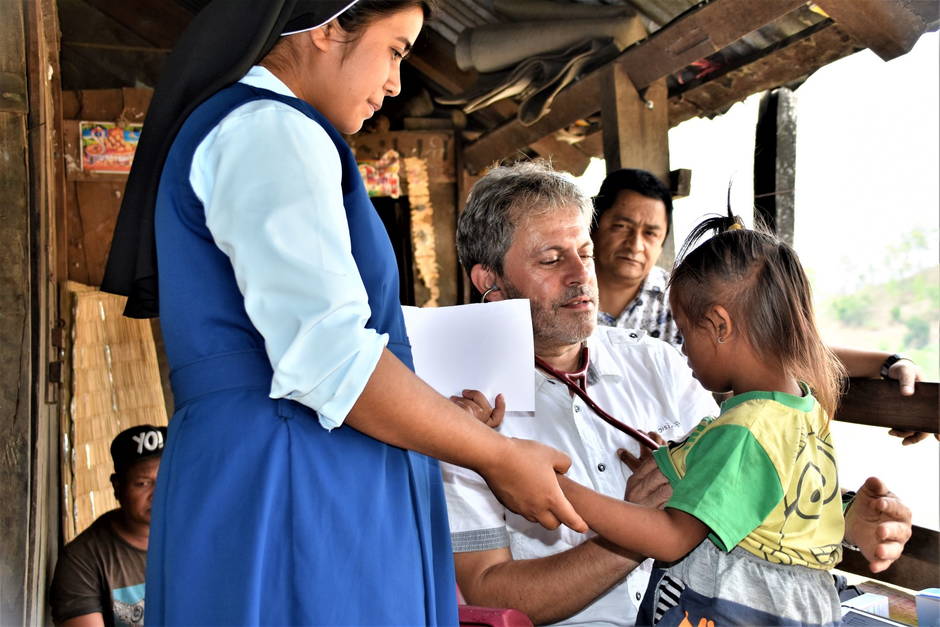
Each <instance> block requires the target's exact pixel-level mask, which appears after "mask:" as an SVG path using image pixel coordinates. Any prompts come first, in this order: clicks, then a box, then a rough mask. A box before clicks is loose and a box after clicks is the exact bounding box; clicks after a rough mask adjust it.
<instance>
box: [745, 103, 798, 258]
mask: <svg viewBox="0 0 940 627" xmlns="http://www.w3.org/2000/svg"><path fill="white" fill-rule="evenodd" d="M795 187H796V95H795V94H794V93H793V92H792V91H790V90H789V89H787V88H786V87H781V88H779V89H775V90H773V91H771V92H768V93H766V94H764V96H763V98H761V102H760V113H759V114H758V119H757V130H756V133H755V147H754V217H755V218H759V219H761V220H763V221H764V223H765V224H767V226H769V227H770V228H771V229H772V230H773V231H774V232H775V233H776V234H777V236H778V237H780V238H781V239H782V240H783V241H785V242H786V243H788V244H789V245H790V246H792V245H793V218H794V210H795V206H794V199H795V193H794V192H795Z"/></svg>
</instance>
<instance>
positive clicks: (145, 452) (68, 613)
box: [50, 425, 166, 627]
mask: <svg viewBox="0 0 940 627" xmlns="http://www.w3.org/2000/svg"><path fill="white" fill-rule="evenodd" d="M165 439H166V427H154V426H151V425H138V426H136V427H131V428H130V429H126V430H124V431H122V432H121V433H119V434H118V435H117V437H115V438H114V440H113V441H112V442H111V459H112V460H113V461H114V474H112V475H111V485H112V486H113V487H114V496H115V498H117V501H118V503H119V505H120V506H119V507H118V508H117V509H114V510H111V511H110V512H107V513H105V514H102V515H101V516H99V517H98V518H97V520H95V522H93V523H92V524H91V526H90V527H88V529H86V530H85V531H83V532H82V533H81V534H79V536H78V537H77V538H75V539H74V540H72V541H71V542H69V543H68V544H67V545H66V546H65V547H64V548H63V550H62V554H61V555H60V557H59V561H58V563H57V564H56V569H55V575H54V576H53V579H52V591H51V595H50V597H51V603H52V619H53V621H55V624H56V625H58V626H60V627H103V626H105V625H107V626H112V625H115V626H121V627H123V626H125V625H127V626H131V627H139V626H141V625H143V624H144V590H145V584H144V579H145V575H146V566H147V542H148V539H149V537H150V506H151V502H152V500H153V489H154V486H155V485H156V481H157V470H158V469H159V467H160V456H161V455H162V453H163V444H164V441H165Z"/></svg>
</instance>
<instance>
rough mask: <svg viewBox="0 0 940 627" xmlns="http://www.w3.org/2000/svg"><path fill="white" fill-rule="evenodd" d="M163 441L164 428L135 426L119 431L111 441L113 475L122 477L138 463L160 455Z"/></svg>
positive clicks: (164, 439)
mask: <svg viewBox="0 0 940 627" xmlns="http://www.w3.org/2000/svg"><path fill="white" fill-rule="evenodd" d="M165 441H166V427H154V426H153V425H137V426H134V427H131V428H130V429H125V430H124V431H121V432H120V433H119V434H117V436H116V437H115V438H114V440H112V441H111V459H112V460H114V473H115V474H117V475H122V474H124V472H125V471H126V470H127V469H128V468H130V467H131V466H133V465H134V464H135V463H137V462H138V461H140V460H142V459H146V458H148V457H155V456H158V455H162V454H163V443H164V442H165Z"/></svg>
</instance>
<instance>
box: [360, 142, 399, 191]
mask: <svg viewBox="0 0 940 627" xmlns="http://www.w3.org/2000/svg"><path fill="white" fill-rule="evenodd" d="M400 171H401V156H400V155H399V154H398V152H396V151H395V150H388V151H386V153H385V154H384V155H382V156H381V157H380V158H379V159H378V160H375V161H360V162H359V174H361V175H362V181H363V183H365V185H366V191H367V192H369V196H389V197H391V198H398V197H399V196H401V179H400V177H399V172H400Z"/></svg>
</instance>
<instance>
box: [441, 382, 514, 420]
mask: <svg viewBox="0 0 940 627" xmlns="http://www.w3.org/2000/svg"><path fill="white" fill-rule="evenodd" d="M450 400H451V402H452V403H454V404H455V405H457V406H458V407H460V408H462V409H463V410H464V411H466V412H467V413H469V414H470V415H471V416H473V417H474V418H476V419H477V420H479V421H480V422H482V423H483V424H485V425H486V426H488V427H493V428H494V429H495V428H496V427H498V426H499V425H500V424H502V422H503V416H505V415H506V400H505V399H504V398H503V395H502V394H497V395H496V407H495V408H494V407H490V403H489V401H488V400H486V397H485V396H484V395H483V393H482V392H480V391H479V390H464V391H463V392H462V396H451V397H450Z"/></svg>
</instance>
